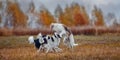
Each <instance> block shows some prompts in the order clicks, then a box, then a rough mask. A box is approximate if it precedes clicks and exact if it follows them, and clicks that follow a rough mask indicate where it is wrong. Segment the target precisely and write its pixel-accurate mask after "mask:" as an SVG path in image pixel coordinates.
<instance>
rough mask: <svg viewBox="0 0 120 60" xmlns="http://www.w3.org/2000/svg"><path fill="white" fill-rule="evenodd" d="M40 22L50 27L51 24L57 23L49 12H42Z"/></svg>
mask: <svg viewBox="0 0 120 60" xmlns="http://www.w3.org/2000/svg"><path fill="white" fill-rule="evenodd" d="M40 20H41V22H42V23H43V25H45V26H49V25H50V24H51V23H53V22H55V20H54V17H53V16H52V15H51V14H50V13H49V12H48V11H47V10H44V11H41V13H40Z"/></svg>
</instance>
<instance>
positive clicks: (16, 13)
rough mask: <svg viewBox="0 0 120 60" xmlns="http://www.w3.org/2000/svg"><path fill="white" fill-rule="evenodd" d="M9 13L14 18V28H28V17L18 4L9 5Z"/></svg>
mask: <svg viewBox="0 0 120 60" xmlns="http://www.w3.org/2000/svg"><path fill="white" fill-rule="evenodd" d="M8 13H9V14H12V16H13V25H14V27H18V26H19V27H25V26H26V22H27V21H26V16H25V15H24V14H23V12H22V11H21V10H20V8H19V6H18V5H17V4H16V3H11V4H9V5H8Z"/></svg>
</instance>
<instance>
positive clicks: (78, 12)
mask: <svg viewBox="0 0 120 60" xmlns="http://www.w3.org/2000/svg"><path fill="white" fill-rule="evenodd" d="M71 7H72V11H73V18H74V23H75V25H76V26H79V25H88V23H89V20H88V19H89V18H88V16H87V13H86V11H85V8H84V7H81V6H80V5H79V4H78V3H73V4H72V6H71Z"/></svg>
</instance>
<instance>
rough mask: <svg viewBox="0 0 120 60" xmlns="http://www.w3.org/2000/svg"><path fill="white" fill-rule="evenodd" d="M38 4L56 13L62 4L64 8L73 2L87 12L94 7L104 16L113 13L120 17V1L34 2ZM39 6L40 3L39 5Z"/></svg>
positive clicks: (52, 0) (50, 0) (73, 0)
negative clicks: (99, 9) (58, 6)
mask: <svg viewBox="0 0 120 60" xmlns="http://www.w3.org/2000/svg"><path fill="white" fill-rule="evenodd" d="M34 1H36V2H41V3H42V4H44V5H45V6H46V7H47V8H48V9H49V11H51V12H52V13H53V12H54V10H55V8H56V6H57V4H60V5H61V7H62V8H64V7H65V6H66V4H68V5H70V4H71V3H72V2H77V3H79V4H80V5H84V6H85V7H86V9H87V12H88V13H90V12H91V10H92V9H93V6H94V5H96V6H97V7H99V8H101V9H102V11H103V13H104V14H107V13H108V12H113V13H115V15H116V16H117V18H119V17H120V0H34ZM38 4H39V3H38Z"/></svg>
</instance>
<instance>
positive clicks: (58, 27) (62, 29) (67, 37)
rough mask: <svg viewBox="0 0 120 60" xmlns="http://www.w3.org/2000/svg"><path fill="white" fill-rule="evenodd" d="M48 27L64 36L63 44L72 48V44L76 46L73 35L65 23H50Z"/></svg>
mask: <svg viewBox="0 0 120 60" xmlns="http://www.w3.org/2000/svg"><path fill="white" fill-rule="evenodd" d="M50 28H51V29H52V30H53V31H55V33H58V34H60V35H61V36H62V37H64V40H63V42H64V44H65V45H67V46H68V47H69V48H73V46H76V45H78V44H75V42H74V37H73V34H72V32H71V31H70V29H68V28H67V27H66V26H65V25H63V24H61V23H52V24H51V25H50Z"/></svg>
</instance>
